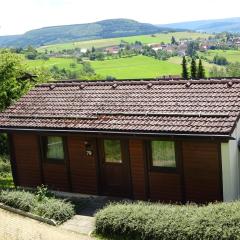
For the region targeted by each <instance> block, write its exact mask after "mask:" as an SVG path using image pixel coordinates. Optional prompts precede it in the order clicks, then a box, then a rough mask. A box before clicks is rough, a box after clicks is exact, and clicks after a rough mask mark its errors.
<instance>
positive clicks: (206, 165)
mask: <svg viewBox="0 0 240 240" xmlns="http://www.w3.org/2000/svg"><path fill="white" fill-rule="evenodd" d="M12 139H13V141H12V142H13V146H14V152H15V156H16V157H15V159H16V169H17V178H18V179H17V184H18V185H22V186H30V187H32V186H33V187H34V186H37V185H40V184H47V185H48V186H50V187H51V188H52V189H57V190H62V191H70V192H77V193H86V194H101V193H100V192H99V191H100V190H99V189H100V187H99V184H100V182H99V171H100V168H99V161H98V159H99V150H98V141H97V138H96V137H88V138H86V137H83V136H78V135H68V136H65V139H66V149H67V156H68V157H67V159H66V161H65V163H64V164H60V163H58V164H56V163H49V162H44V161H42V160H41V151H40V136H39V135H38V134H19V133H18V134H13V135H12ZM146 141H147V140H146V139H137V138H130V139H129V138H128V151H127V152H128V154H129V168H130V171H129V172H130V178H131V181H130V183H129V184H130V185H131V186H130V188H131V197H133V198H134V199H141V200H148V199H150V200H160V201H163V202H185V201H195V202H205V201H215V200H222V195H221V192H222V185H221V179H222V177H221V161H220V154H219V152H220V144H219V143H218V142H214V141H203V140H202V141H199V140H197V139H195V140H188V141H186V140H184V139H183V140H178V143H177V161H178V168H177V170H176V171H172V172H163V171H157V170H155V169H151V168H150V166H149V159H148V154H147V148H146ZM88 145H89V146H91V148H92V149H91V150H92V154H87V151H86V146H88ZM225 148H226V149H225ZM230 148H231V144H228V145H224V144H222V156H223V158H224V161H223V164H224V166H223V167H224V168H223V179H224V191H229V190H228V187H229V186H231V185H232V182H231V183H228V182H227V181H226V179H228V175H226V173H230V172H233V170H234V167H236V166H235V165H233V164H229V161H227V160H228V159H227V156H228V157H231V155H230V150H229V149H230ZM226 159H227V160H226ZM236 176H237V172H236ZM234 179H235V180H234V184H236V185H237V184H238V181H237V180H238V179H237V180H236V177H235V178H234ZM225 195H226V194H225ZM224 200H225V198H224Z"/></svg>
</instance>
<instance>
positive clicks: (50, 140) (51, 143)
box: [47, 137, 64, 160]
mask: <svg viewBox="0 0 240 240" xmlns="http://www.w3.org/2000/svg"><path fill="white" fill-rule="evenodd" d="M47 158H48V159H62V160H63V159H64V148H63V139H62V137H47Z"/></svg>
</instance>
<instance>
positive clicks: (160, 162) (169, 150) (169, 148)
mask: <svg viewBox="0 0 240 240" xmlns="http://www.w3.org/2000/svg"><path fill="white" fill-rule="evenodd" d="M151 156H152V157H151V159H152V166H153V167H166V168H176V159H175V144H174V142H172V141H151Z"/></svg>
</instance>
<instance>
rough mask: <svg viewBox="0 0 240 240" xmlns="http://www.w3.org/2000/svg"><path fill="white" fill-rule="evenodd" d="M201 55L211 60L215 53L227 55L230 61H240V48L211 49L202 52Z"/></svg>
mask: <svg viewBox="0 0 240 240" xmlns="http://www.w3.org/2000/svg"><path fill="white" fill-rule="evenodd" d="M200 55H201V56H204V57H206V58H207V59H209V60H211V61H212V60H213V58H214V56H215V55H218V56H223V57H225V58H226V59H227V60H228V61H229V62H240V50H209V51H207V52H205V53H200Z"/></svg>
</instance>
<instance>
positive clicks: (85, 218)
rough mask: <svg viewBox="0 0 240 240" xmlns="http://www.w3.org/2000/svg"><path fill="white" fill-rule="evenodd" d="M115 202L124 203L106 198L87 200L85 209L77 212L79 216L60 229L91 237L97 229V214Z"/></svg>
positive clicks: (84, 204) (97, 197) (98, 197)
mask: <svg viewBox="0 0 240 240" xmlns="http://www.w3.org/2000/svg"><path fill="white" fill-rule="evenodd" d="M113 201H114V202H116V201H122V199H120V198H113V197H104V196H95V197H89V198H86V199H85V203H83V207H82V208H80V209H78V210H77V215H75V216H74V217H73V218H72V219H70V220H68V221H67V222H65V223H64V224H62V225H61V226H60V227H61V228H63V229H65V230H71V231H73V232H76V233H81V234H88V235H89V234H90V233H91V232H92V231H94V229H95V218H94V215H95V213H96V212H97V211H98V210H99V209H102V208H103V207H104V206H106V205H107V204H108V203H109V202H113Z"/></svg>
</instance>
